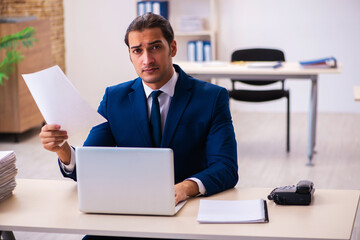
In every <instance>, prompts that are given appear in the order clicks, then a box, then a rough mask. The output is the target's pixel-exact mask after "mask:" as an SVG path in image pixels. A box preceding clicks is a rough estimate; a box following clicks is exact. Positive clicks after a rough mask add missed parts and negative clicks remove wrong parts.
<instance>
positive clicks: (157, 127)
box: [150, 90, 162, 147]
mask: <svg viewBox="0 0 360 240" xmlns="http://www.w3.org/2000/svg"><path fill="white" fill-rule="evenodd" d="M161 93H162V92H161V91H160V90H157V91H153V92H152V93H151V95H152V105H151V113H150V130H151V133H152V137H153V145H154V147H160V143H161V116H160V106H159V101H158V97H159V95H160V94H161Z"/></svg>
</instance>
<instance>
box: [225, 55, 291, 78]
mask: <svg viewBox="0 0 360 240" xmlns="http://www.w3.org/2000/svg"><path fill="white" fill-rule="evenodd" d="M231 61H232V62H234V61H285V55H284V52H283V51H281V50H278V49H270V48H250V49H241V50H236V51H234V52H233V53H232V55H231ZM232 80H233V81H240V82H243V83H246V84H251V85H267V84H272V83H274V82H277V81H283V80H284V79H279V80H276V81H246V80H237V79H232Z"/></svg>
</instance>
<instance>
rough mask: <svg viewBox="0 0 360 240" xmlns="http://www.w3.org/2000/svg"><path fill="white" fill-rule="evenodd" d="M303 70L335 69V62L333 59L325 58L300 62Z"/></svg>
mask: <svg viewBox="0 0 360 240" xmlns="http://www.w3.org/2000/svg"><path fill="white" fill-rule="evenodd" d="M300 65H301V66H302V67H303V68H336V67H337V61H336V58H334V57H326V58H320V59H314V60H309V61H300Z"/></svg>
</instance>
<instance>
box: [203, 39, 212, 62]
mask: <svg viewBox="0 0 360 240" xmlns="http://www.w3.org/2000/svg"><path fill="white" fill-rule="evenodd" d="M204 60H205V62H210V61H211V43H210V41H204Z"/></svg>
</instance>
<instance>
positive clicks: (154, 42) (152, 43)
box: [130, 40, 162, 49]
mask: <svg viewBox="0 0 360 240" xmlns="http://www.w3.org/2000/svg"><path fill="white" fill-rule="evenodd" d="M161 42H162V41H161V40H155V41H153V42H149V43H148V45H154V44H157V43H161ZM141 46H142V45H141V44H140V45H136V46H132V47H130V49H134V48H139V47H141Z"/></svg>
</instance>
